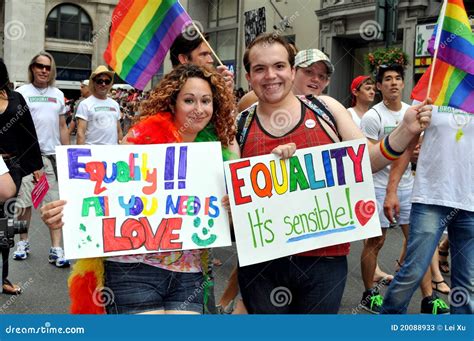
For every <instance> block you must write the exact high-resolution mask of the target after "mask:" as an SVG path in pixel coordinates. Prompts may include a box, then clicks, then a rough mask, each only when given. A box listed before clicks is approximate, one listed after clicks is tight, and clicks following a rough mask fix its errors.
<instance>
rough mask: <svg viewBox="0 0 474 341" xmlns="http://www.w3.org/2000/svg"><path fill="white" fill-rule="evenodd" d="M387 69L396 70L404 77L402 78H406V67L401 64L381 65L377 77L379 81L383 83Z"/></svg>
mask: <svg viewBox="0 0 474 341" xmlns="http://www.w3.org/2000/svg"><path fill="white" fill-rule="evenodd" d="M387 71H395V72H396V73H398V74H399V75H400V76H401V77H402V80H404V79H405V69H404V68H403V66H402V65H401V64H390V65H380V66H379V68H378V70H377V75H376V77H375V80H376V82H377V83H382V81H383V77H384V75H385V72H387Z"/></svg>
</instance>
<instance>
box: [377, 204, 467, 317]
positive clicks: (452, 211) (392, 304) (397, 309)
mask: <svg viewBox="0 0 474 341" xmlns="http://www.w3.org/2000/svg"><path fill="white" fill-rule="evenodd" d="M446 227H447V228H448V236H449V243H450V248H451V262H452V264H451V294H450V310H451V313H452V314H473V313H474V295H473V292H474V212H470V211H465V210H460V209H457V208H451V207H445V206H437V205H426V204H416V203H414V204H413V206H412V210H411V224H410V229H409V234H408V244H407V253H406V257H405V262H404V263H403V266H402V268H401V269H400V271H399V272H398V273H397V275H396V276H395V278H394V280H393V281H392V283H391V284H390V286H389V287H388V290H387V292H386V294H385V298H384V303H383V307H382V312H383V313H384V314H404V313H406V311H407V307H408V304H409V303H410V299H411V297H412V296H413V293H414V292H415V290H416V289H417V288H418V286H419V285H420V283H421V280H422V279H423V276H424V274H425V272H426V270H427V269H428V266H429V265H430V263H431V259H432V257H433V253H434V251H435V249H436V246H437V244H438V242H439V239H440V238H441V234H442V233H443V231H444V229H445V228H446Z"/></svg>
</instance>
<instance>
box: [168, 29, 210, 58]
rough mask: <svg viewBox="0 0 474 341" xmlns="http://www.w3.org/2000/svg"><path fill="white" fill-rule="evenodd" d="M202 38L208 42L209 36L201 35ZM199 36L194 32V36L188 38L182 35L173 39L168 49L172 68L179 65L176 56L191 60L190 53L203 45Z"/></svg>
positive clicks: (206, 34)
mask: <svg viewBox="0 0 474 341" xmlns="http://www.w3.org/2000/svg"><path fill="white" fill-rule="evenodd" d="M203 36H204V38H205V39H206V40H209V34H208V33H203ZM203 41H204V40H202V38H201V36H199V35H198V34H197V32H196V36H193V37H189V36H185V35H183V34H182V33H181V34H180V35H179V36H178V37H177V38H176V39H175V41H174V42H173V44H172V45H171V48H170V59H171V64H172V65H173V67H176V66H178V65H179V64H181V63H180V62H179V59H178V56H179V55H180V54H184V55H185V56H186V57H187V58H188V59H191V52H193V51H194V50H195V49H197V48H198V47H199V45H201V44H202V43H203Z"/></svg>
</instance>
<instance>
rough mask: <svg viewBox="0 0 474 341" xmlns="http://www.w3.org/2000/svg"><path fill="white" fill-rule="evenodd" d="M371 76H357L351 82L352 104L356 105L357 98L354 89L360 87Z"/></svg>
mask: <svg viewBox="0 0 474 341" xmlns="http://www.w3.org/2000/svg"><path fill="white" fill-rule="evenodd" d="M369 78H370V76H357V77H356V78H354V79H353V80H352V83H351V106H355V105H356V99H355V96H354V94H353V93H352V92H353V91H354V90H356V89H358V88H359V87H360V85H361V84H362V83H363V82H364V81H365V80H367V79H369Z"/></svg>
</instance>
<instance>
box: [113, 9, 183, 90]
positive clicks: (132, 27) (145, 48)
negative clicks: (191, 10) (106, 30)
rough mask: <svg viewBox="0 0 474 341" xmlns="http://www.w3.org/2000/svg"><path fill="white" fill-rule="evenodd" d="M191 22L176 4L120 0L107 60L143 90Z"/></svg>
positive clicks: (132, 83) (130, 81)
mask: <svg viewBox="0 0 474 341" xmlns="http://www.w3.org/2000/svg"><path fill="white" fill-rule="evenodd" d="M191 21H192V19H191V17H190V16H189V15H188V14H187V13H186V11H185V10H184V8H183V7H182V6H181V4H180V3H179V2H178V1H177V0H120V1H119V3H118V4H117V7H116V8H115V10H114V12H113V14H112V29H111V31H110V41H109V45H108V46H107V49H106V50H105V52H104V59H105V61H106V62H107V64H109V65H110V67H111V68H112V69H113V70H114V71H115V72H116V73H117V74H118V75H119V76H120V77H121V78H122V79H123V80H125V81H126V82H127V83H129V84H130V85H133V86H134V87H135V88H138V89H143V88H144V87H145V86H146V85H147V84H148V82H149V81H150V79H151V78H152V77H153V75H154V74H155V73H156V72H157V71H158V69H159V68H160V66H161V64H162V63H163V60H164V58H165V56H166V53H167V52H168V50H169V49H170V47H171V44H173V42H174V40H175V39H176V37H177V36H178V35H179V34H180V33H181V32H182V30H183V27H185V26H186V25H187V24H189V23H191Z"/></svg>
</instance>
